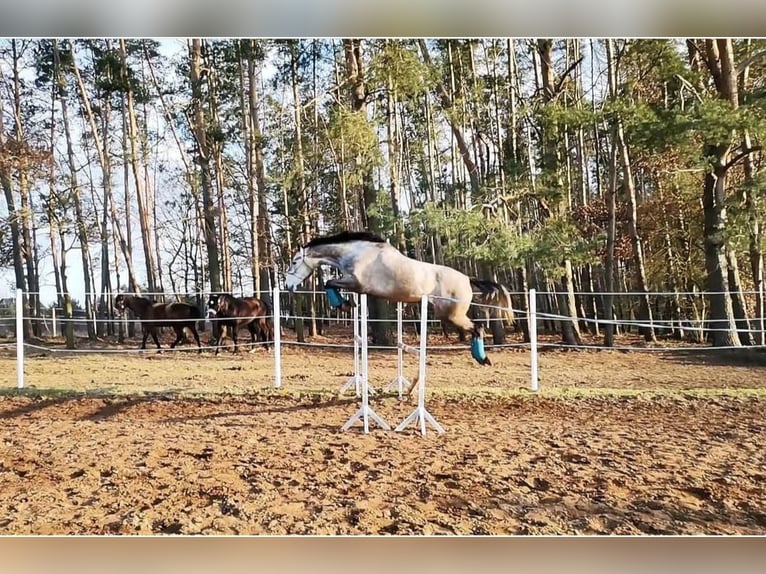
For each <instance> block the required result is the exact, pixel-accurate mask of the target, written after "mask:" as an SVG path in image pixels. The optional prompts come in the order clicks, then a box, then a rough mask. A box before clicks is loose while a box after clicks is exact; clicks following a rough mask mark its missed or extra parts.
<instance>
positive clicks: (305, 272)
mask: <svg viewBox="0 0 766 574" xmlns="http://www.w3.org/2000/svg"><path fill="white" fill-rule="evenodd" d="M309 251H310V250H308V249H306V248H304V247H301V248H300V249H298V251H297V252H296V254H295V255H294V256H293V260H292V261H291V262H290V268H289V269H288V270H287V272H286V273H285V287H287V290H288V291H295V288H296V287H297V286H298V285H300V284H301V283H303V282H304V281H305V280H306V279H307V278H308V277H309V275H311V274H312V273H313V272H314V269H316V268H317V266H318V265H319V260H318V259H316V258H314V257H312V256H311V254H310V252H309Z"/></svg>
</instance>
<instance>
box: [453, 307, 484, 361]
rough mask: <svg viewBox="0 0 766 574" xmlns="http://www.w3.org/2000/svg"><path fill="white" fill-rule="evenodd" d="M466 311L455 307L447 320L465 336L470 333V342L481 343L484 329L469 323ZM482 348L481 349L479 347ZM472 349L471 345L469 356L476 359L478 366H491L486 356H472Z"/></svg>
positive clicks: (477, 324)
mask: <svg viewBox="0 0 766 574" xmlns="http://www.w3.org/2000/svg"><path fill="white" fill-rule="evenodd" d="M466 311H467V309H460V308H458V307H456V308H455V309H453V310H452V311H451V312H450V313H449V314H448V315H447V317H446V318H447V319H448V320H449V322H450V323H452V324H453V325H455V326H456V327H457V328H458V329H460V332H461V333H463V334H464V335H465V334H468V333H470V334H471V341H472V343H473V341H482V343H481V344H482V345H483V340H484V327H482V325H481V324H479V323H474V322H473V321H471V319H470V318H469V317H468V315H466ZM480 348H483V347H480ZM473 351H474V347H473V344H472V345H471V355H472V356H473V357H474V359H476V361H477V362H478V363H479V364H482V365H489V366H491V365H492V362H491V361H490V360H489V357H487V356H486V354H485V355H484V356H483V357H477V356H476V355H474V352H473Z"/></svg>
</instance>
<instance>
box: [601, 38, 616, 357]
mask: <svg viewBox="0 0 766 574" xmlns="http://www.w3.org/2000/svg"><path fill="white" fill-rule="evenodd" d="M606 54H607V56H606V58H607V68H608V75H609V89H610V91H611V92H612V93H614V92H615V91H616V90H617V72H616V70H615V65H614V46H613V44H612V40H607V41H606ZM613 131H614V130H613ZM613 135H614V134H613ZM615 140H616V138H615V137H612V141H611V150H610V154H609V182H608V185H607V190H606V205H607V212H608V218H609V221H608V223H607V230H606V262H605V266H606V269H605V270H604V289H606V294H605V295H604V320H605V321H606V324H605V325H604V346H605V347H613V346H614V334H615V325H614V323H613V321H614V295H613V294H614V292H615V280H614V279H615V260H614V247H615V240H616V235H617V217H616V211H617V207H616V199H617V142H616V141H615ZM596 148H598V141H597V142H596Z"/></svg>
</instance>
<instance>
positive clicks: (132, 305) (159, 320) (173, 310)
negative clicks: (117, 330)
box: [114, 293, 204, 353]
mask: <svg viewBox="0 0 766 574" xmlns="http://www.w3.org/2000/svg"><path fill="white" fill-rule="evenodd" d="M114 308H115V309H116V310H117V311H118V313H119V314H120V315H122V314H123V313H125V309H126V308H128V309H130V310H131V311H133V314H134V315H136V317H138V318H139V319H141V329H142V330H143V334H144V337H143V339H142V340H141V348H142V349H146V340H147V339H148V338H149V335H151V336H152V339H153V340H154V343H155V344H156V345H157V348H158V349H160V348H162V347H161V345H160V340H159V338H158V337H157V329H158V328H159V327H172V328H173V330H174V331H175V333H176V340H175V341H173V342H172V343H171V344H170V348H171V349H173V348H175V346H176V345H177V344H178V343H180V342H181V341H183V338H184V328H186V329H189V331H191V334H192V335H194V340H195V341H196V342H197V349H198V351H197V352H198V353H201V352H202V344H201V343H200V340H199V333H197V320H199V319H203V318H204V317H203V315H202V313H201V312H200V310H199V308H198V307H196V306H194V305H190V304H189V303H180V302H177V303H155V302H153V301H151V300H149V299H147V298H146V297H137V296H135V295H123V294H122V293H120V294H119V295H117V297H115V299H114Z"/></svg>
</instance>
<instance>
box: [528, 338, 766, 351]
mask: <svg viewBox="0 0 766 574" xmlns="http://www.w3.org/2000/svg"><path fill="white" fill-rule="evenodd" d="M537 346H538V347H556V348H561V349H585V350H592V351H637V352H641V351H653V352H657V353H676V352H678V353H684V352H698V351H724V350H729V349H738V350H740V351H742V350H746V349H766V345H740V346H739V347H737V346H736V345H731V346H726V347H714V346H712V345H700V346H698V347H659V346H657V347H641V346H635V347H633V346H629V345H615V346H613V347H605V346H603V345H583V344H580V345H567V344H566V343H546V342H544V341H538V342H537Z"/></svg>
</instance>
